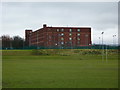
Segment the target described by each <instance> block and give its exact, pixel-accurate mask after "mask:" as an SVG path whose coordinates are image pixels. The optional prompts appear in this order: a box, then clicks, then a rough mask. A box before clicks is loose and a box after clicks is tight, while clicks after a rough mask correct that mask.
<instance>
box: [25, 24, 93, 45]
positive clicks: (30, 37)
mask: <svg viewBox="0 0 120 90" xmlns="http://www.w3.org/2000/svg"><path fill="white" fill-rule="evenodd" d="M25 38H26V42H27V43H28V45H29V46H38V47H71V46H72V47H74V46H88V45H91V28H90V27H48V26H47V25H46V24H44V25H43V28H41V29H38V30H36V31H34V32H33V31H32V30H25Z"/></svg>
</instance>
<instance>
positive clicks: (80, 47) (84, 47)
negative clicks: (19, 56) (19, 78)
mask: <svg viewBox="0 0 120 90" xmlns="http://www.w3.org/2000/svg"><path fill="white" fill-rule="evenodd" d="M1 49H3V50H10V49H11V50H14V49H23V50H24V49H120V48H119V46H110V45H91V46H74V47H64V46H62V47H43V46H39V47H37V46H24V47H20V48H13V47H7V48H1Z"/></svg>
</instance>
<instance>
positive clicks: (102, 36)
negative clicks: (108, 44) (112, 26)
mask: <svg viewBox="0 0 120 90" xmlns="http://www.w3.org/2000/svg"><path fill="white" fill-rule="evenodd" d="M101 34H102V50H103V51H102V61H103V60H104V45H103V34H104V32H102V33H101Z"/></svg>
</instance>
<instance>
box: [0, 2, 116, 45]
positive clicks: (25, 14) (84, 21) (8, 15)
mask: <svg viewBox="0 0 120 90" xmlns="http://www.w3.org/2000/svg"><path fill="white" fill-rule="evenodd" d="M0 20H2V33H0V35H6V34H8V35H10V36H14V35H19V36H21V37H24V31H25V29H33V31H35V30H36V29H39V28H42V25H43V24H44V23H46V24H47V25H48V26H53V27H54V26H65V27H66V26H68V27H76V26H77V27H83V26H89V27H91V28H92V42H93V43H99V37H101V32H102V31H104V32H105V33H104V43H107V44H113V35H117V36H116V37H115V38H114V43H117V38H118V3H117V2H3V3H2V16H1V17H0ZM100 42H101V41H100Z"/></svg>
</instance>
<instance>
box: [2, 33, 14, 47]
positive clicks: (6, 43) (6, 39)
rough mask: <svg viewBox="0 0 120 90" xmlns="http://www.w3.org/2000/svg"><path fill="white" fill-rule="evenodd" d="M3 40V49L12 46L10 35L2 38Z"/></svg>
mask: <svg viewBox="0 0 120 90" xmlns="http://www.w3.org/2000/svg"><path fill="white" fill-rule="evenodd" d="M1 39H2V48H5V49H7V48H10V44H11V40H12V39H11V38H10V36H9V35H3V36H1Z"/></svg>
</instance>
